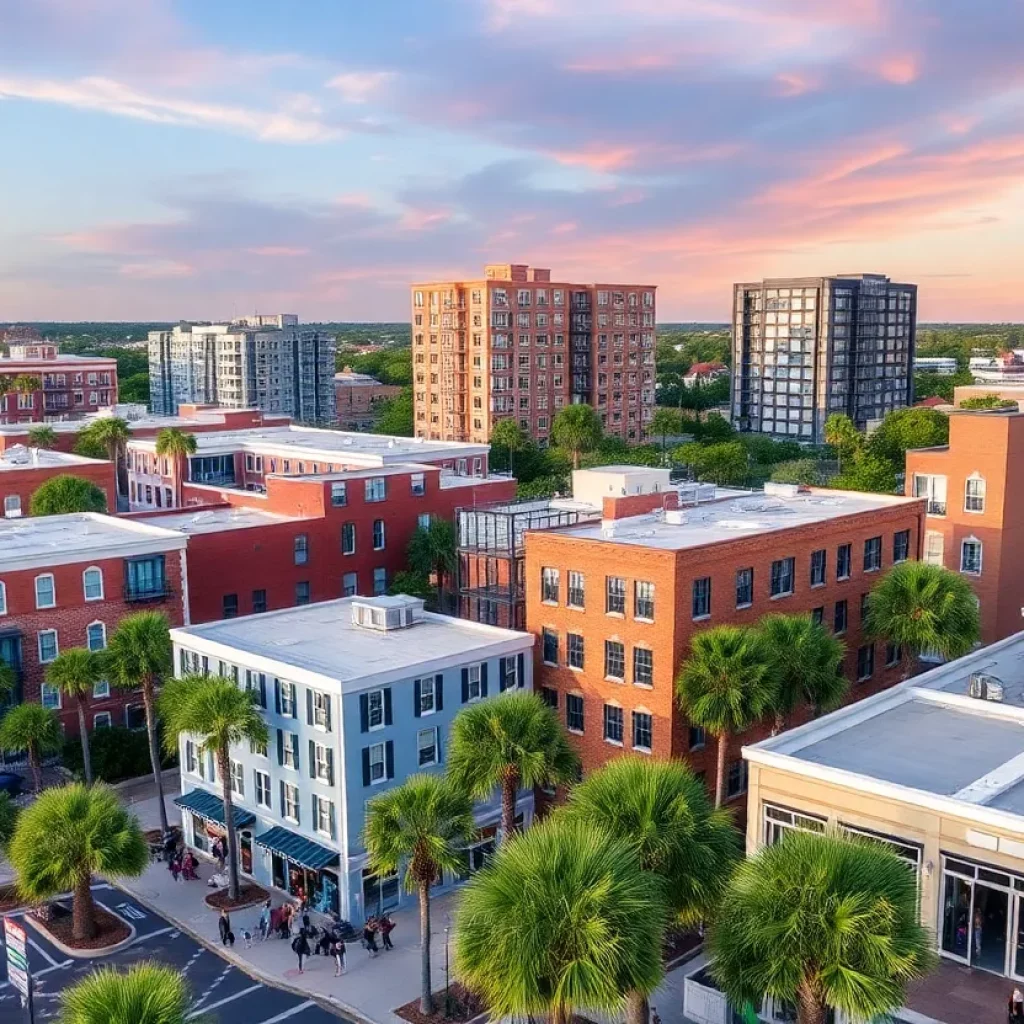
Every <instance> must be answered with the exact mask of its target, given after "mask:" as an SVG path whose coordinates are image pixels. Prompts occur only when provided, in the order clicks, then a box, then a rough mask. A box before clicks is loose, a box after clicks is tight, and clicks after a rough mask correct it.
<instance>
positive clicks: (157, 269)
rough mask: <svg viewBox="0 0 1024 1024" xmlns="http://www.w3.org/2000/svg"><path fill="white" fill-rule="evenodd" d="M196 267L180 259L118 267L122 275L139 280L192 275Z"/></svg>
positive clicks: (126, 264)
mask: <svg viewBox="0 0 1024 1024" xmlns="http://www.w3.org/2000/svg"><path fill="white" fill-rule="evenodd" d="M195 272H196V268H195V267H193V266H190V265H189V264H188V263H182V262H180V261H178V260H153V261H152V262H149V263H123V264H121V266H120V267H119V268H118V273H119V274H120V275H121V276H122V277H130V278H134V279H135V280H137V281H159V280H163V279H165V278H174V277H191V276H192V275H193V274H194V273H195Z"/></svg>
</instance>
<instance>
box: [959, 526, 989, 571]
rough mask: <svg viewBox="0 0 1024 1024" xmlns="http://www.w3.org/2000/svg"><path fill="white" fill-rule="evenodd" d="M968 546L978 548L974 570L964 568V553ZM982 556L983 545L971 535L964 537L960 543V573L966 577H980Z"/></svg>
mask: <svg viewBox="0 0 1024 1024" xmlns="http://www.w3.org/2000/svg"><path fill="white" fill-rule="evenodd" d="M968 544H972V545H977V548H978V567H977V568H976V569H968V568H966V567H965V563H964V553H965V549H966V547H967V545H968ZM983 555H984V545H983V544H982V543H981V541H980V540H979V539H978V538H977V537H975V536H973V535H972V536H970V537H964V539H963V540H962V541H960V572H962V573H963V574H964V575H966V576H980V575H981V567H982V558H983Z"/></svg>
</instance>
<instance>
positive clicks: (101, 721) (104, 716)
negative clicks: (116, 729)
mask: <svg viewBox="0 0 1024 1024" xmlns="http://www.w3.org/2000/svg"><path fill="white" fill-rule="evenodd" d="M111 724H112V722H111V719H110V712H109V711H100V712H98V713H97V714H95V715H93V716H92V727H93V728H94V729H109V728H110V726H111Z"/></svg>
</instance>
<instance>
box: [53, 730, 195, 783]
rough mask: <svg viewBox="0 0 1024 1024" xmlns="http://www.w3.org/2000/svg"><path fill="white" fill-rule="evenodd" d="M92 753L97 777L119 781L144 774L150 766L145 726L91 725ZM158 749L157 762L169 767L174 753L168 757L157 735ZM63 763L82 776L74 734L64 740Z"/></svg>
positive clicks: (77, 741)
mask: <svg viewBox="0 0 1024 1024" xmlns="http://www.w3.org/2000/svg"><path fill="white" fill-rule="evenodd" d="M89 740H90V744H89V750H90V753H91V754H92V771H93V775H94V776H95V777H96V779H97V780H100V781H103V782H122V781H123V780H125V779H135V778H138V777H139V776H141V775H148V774H150V772H151V771H152V770H153V769H152V766H151V765H150V761H149V743H148V741H147V739H146V730H145V729H127V728H125V727H124V726H122V725H115V726H111V727H110V728H109V729H95V730H93V732H92V733H91V734H90V737H89ZM158 745H159V747H160V751H161V758H160V763H161V765H162V766H163V767H164V768H172V767H174V765H176V764H177V763H178V759H177V757H168V756H167V755H166V754H165V753H164V752H163V744H162V743H161V742H160V741H159V739H158ZM64 765H65V767H66V768H67V769H68V770H69V771H71V772H73V773H74V774H75V776H76V777H77V778H82V777H83V770H82V744H81V742H80V741H79V739H78V737H77V736H75V737H69V738H68V739H67V740H66V741H65V743H64Z"/></svg>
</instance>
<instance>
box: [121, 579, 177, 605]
mask: <svg viewBox="0 0 1024 1024" xmlns="http://www.w3.org/2000/svg"><path fill="white" fill-rule="evenodd" d="M122 594H123V596H124V599H125V601H127V602H129V603H131V604H146V603H155V602H158V601H166V600H167V599H168V598H171V597H173V596H174V588H173V587H172V586H171V585H170V583H168V582H167V581H166V580H164V582H163V583H154V584H153V585H152V586H131V585H130V584H125V586H124V587H123V588H122Z"/></svg>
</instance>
